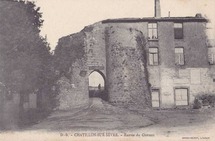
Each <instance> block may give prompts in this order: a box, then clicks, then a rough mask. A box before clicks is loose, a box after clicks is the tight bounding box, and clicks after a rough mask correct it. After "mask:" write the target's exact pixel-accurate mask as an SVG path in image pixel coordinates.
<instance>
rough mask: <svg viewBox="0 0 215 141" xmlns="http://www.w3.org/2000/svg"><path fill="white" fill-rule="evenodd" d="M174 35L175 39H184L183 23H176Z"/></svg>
mask: <svg viewBox="0 0 215 141" xmlns="http://www.w3.org/2000/svg"><path fill="white" fill-rule="evenodd" d="M174 35H175V39H183V24H182V23H174Z"/></svg>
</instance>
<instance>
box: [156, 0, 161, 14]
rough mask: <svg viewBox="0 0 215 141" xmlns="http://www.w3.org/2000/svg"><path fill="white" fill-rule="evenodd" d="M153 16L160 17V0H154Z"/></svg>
mask: <svg viewBox="0 0 215 141" xmlns="http://www.w3.org/2000/svg"><path fill="white" fill-rule="evenodd" d="M155 17H156V18H160V17H161V8H160V0H155Z"/></svg>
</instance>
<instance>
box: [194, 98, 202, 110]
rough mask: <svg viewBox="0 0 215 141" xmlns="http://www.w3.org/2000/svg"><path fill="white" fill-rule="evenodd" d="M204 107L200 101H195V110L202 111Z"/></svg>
mask: <svg viewBox="0 0 215 141" xmlns="http://www.w3.org/2000/svg"><path fill="white" fill-rule="evenodd" d="M201 107H202V103H201V102H200V100H199V99H197V98H196V99H195V100H194V104H193V109H200V108H201Z"/></svg>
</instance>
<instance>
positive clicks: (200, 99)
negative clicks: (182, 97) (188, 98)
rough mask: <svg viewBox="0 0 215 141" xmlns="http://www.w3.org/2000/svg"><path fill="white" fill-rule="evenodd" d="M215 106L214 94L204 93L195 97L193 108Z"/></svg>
mask: <svg viewBox="0 0 215 141" xmlns="http://www.w3.org/2000/svg"><path fill="white" fill-rule="evenodd" d="M214 106H215V96H214V95H213V94H203V95H199V96H197V97H196V98H195V100H194V104H193V109H200V108H202V107H209V108H212V107H214Z"/></svg>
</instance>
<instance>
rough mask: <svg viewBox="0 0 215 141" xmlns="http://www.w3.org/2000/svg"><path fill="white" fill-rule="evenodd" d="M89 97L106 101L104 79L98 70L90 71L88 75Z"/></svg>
mask: <svg viewBox="0 0 215 141" xmlns="http://www.w3.org/2000/svg"><path fill="white" fill-rule="evenodd" d="M89 97H90V98H92V97H99V98H102V99H103V100H107V95H106V91H105V77H104V74H103V73H102V72H100V71H98V70H94V71H92V73H91V74H90V75H89Z"/></svg>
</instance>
